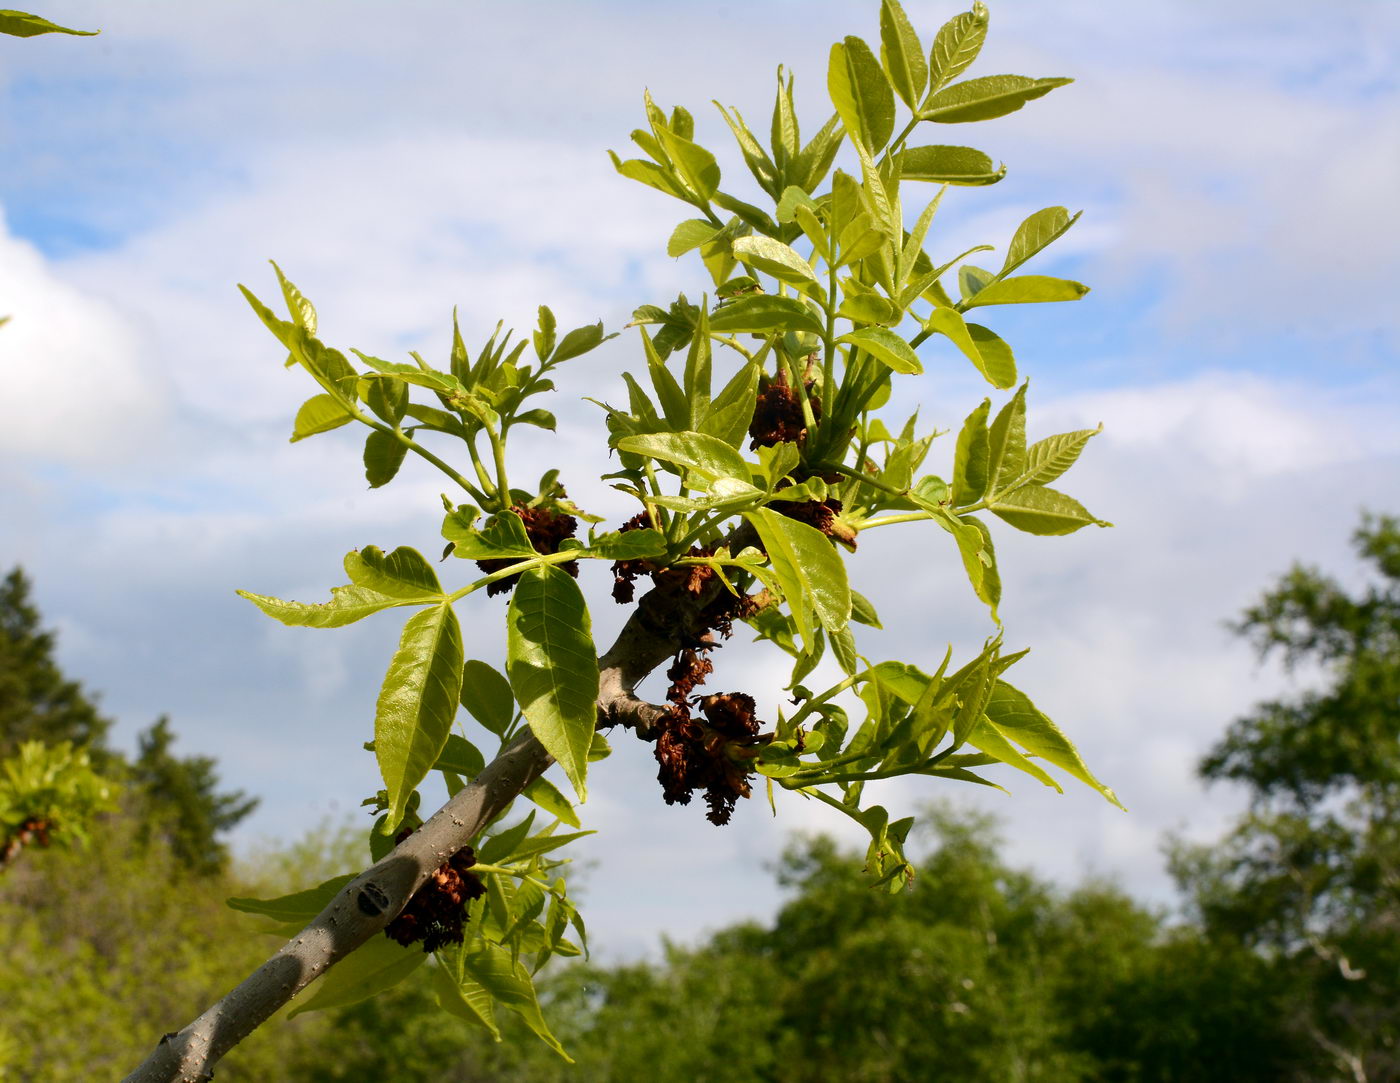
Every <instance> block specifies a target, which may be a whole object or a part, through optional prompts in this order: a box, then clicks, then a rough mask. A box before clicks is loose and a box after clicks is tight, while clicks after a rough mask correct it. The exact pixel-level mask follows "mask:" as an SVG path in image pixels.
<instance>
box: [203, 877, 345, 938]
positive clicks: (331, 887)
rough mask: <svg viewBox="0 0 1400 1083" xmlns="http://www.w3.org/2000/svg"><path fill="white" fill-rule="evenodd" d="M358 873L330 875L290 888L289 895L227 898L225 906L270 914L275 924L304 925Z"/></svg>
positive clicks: (261, 915)
mask: <svg viewBox="0 0 1400 1083" xmlns="http://www.w3.org/2000/svg"><path fill="white" fill-rule="evenodd" d="M359 875H360V874H359V873H357V872H347V873H346V874H345V875H344V876H336V877H332V878H331V879H329V880H327V881H325V882H324V883H321V884H317V885H316V886H315V887H309V888H307V889H306V890H305V891H294V892H292V894H290V895H279V896H278V897H277V898H275V899H249V898H232V899H229V900H228V906H229V908H230V909H232V910H241V911H242V912H243V913H245V914H257V915H258V916H259V917H265V918H271V919H272V920H273V921H275V922H277V923H278V924H279V925H289V924H295V923H300V924H302V925H304V924H306V923H307V922H309V921H310V920H311V919H312V918H314V917H315V916H316V915H317V914H319V913H320V912H321V911H322V910H324V909H325V908H326V907H327V906H329V905H330V901H331V900H332V899H334V898H335V897H336V896H337V895H339V894H340V892H341V889H342V888H344V887H345V885H346V884H348V883H349V882H350V881H351V880H353V879H355V877H357V876H359Z"/></svg>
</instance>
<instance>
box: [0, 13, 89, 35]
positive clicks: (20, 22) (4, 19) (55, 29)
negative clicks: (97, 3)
mask: <svg viewBox="0 0 1400 1083" xmlns="http://www.w3.org/2000/svg"><path fill="white" fill-rule="evenodd" d="M99 33H101V31H99V30H72V29H70V28H68V27H66V26H59V25H58V23H51V22H49V20H48V19H44V18H41V17H40V16H38V15H30V14H29V13H28V12H25V11H13V10H11V11H0V34H9V35H10V36H11V37H16V38H32V37H34V36H36V35H38V34H73V35H75V36H77V37H84V38H90V37H92V36H93V35H95V34H99Z"/></svg>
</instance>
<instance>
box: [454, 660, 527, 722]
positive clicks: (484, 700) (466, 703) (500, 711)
mask: <svg viewBox="0 0 1400 1083" xmlns="http://www.w3.org/2000/svg"><path fill="white" fill-rule="evenodd" d="M461 699H462V706H463V707H465V708H466V709H467V711H468V713H470V714H471V716H472V717H473V718H475V719H476V720H477V721H478V722H480V723H481V724H482V725H483V726H485V727H486V728H487V729H488V730H490V731H491V732H492V733H494V734H495V735H496V736H497V737H500V736H502V735H504V734H505V732H506V730H507V729H509V728H510V723H511V719H513V718H514V717H515V696H514V694H513V693H512V692H511V690H510V682H509V681H507V680H506V679H505V677H503V676H502V675H501V673H500V671H499V670H497V669H495V668H494V667H492V666H489V665H487V664H486V663H485V662H482V661H478V660H477V659H475V658H469V659H467V661H466V662H465V663H464V664H463V666H462V692H461Z"/></svg>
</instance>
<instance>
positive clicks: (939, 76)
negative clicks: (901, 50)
mask: <svg viewBox="0 0 1400 1083" xmlns="http://www.w3.org/2000/svg"><path fill="white" fill-rule="evenodd" d="M987 21H988V19H987V7H986V5H985V4H983V3H981V0H978V2H977V3H975V4H973V5H972V10H971V11H965V12H963V13H962V14H961V15H955V16H953V18H951V19H949V20H948V21H947V22H946V23H944V24H943V26H942V27H940V28H939V31H938V33H937V35H936V36H935V37H934V39H933V49H932V51H931V52H930V54H929V93H930V97H932V95H933V94H934V93H936V92H937V91H938V90H939V88H941V87H943V86H946V85H947V84H948V83H949V82H951V81H952V80H954V79H956V78H957V77H958V76H959V75H961V74H962V73H963V72H964V71H965V70H967V67H968V65H969V64H971V63H972V62H973V61H974V60H976V59H977V54H978V53H979V52H980V51H981V50H982V43H983V42H984V41H985V40H986V38H987Z"/></svg>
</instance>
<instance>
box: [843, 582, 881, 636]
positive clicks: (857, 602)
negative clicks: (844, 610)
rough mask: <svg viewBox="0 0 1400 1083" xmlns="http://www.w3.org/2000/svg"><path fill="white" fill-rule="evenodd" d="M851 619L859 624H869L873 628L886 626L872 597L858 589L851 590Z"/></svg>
mask: <svg viewBox="0 0 1400 1083" xmlns="http://www.w3.org/2000/svg"><path fill="white" fill-rule="evenodd" d="M851 620H853V621H855V622H856V623H857V624H868V625H869V626H870V627H871V628H883V627H884V625H883V624H881V623H880V618H879V616H878V615H877V614H876V612H875V607H874V606H873V605H871V604H870V599H869V598H867V597H866V596H865V595H864V594H862V593H860V591H858V590H853V591H851Z"/></svg>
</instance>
